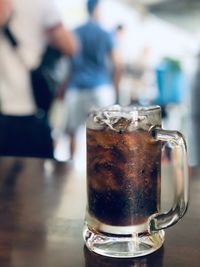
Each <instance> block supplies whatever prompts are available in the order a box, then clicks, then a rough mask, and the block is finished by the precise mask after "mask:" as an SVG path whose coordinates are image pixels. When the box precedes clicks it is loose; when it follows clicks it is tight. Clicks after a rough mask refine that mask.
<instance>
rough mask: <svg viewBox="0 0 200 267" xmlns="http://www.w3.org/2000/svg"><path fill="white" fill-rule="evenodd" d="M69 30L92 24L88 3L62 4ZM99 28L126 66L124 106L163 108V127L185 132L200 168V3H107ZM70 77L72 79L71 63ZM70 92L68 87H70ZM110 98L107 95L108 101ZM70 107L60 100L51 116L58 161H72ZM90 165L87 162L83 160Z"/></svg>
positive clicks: (81, 153) (80, 149) (78, 156)
mask: <svg viewBox="0 0 200 267" xmlns="http://www.w3.org/2000/svg"><path fill="white" fill-rule="evenodd" d="M56 5H57V6H58V8H59V10H60V12H61V14H62V18H63V21H64V24H65V25H66V27H68V28H69V29H70V30H71V31H74V29H75V28H77V27H79V25H82V24H83V23H84V22H85V21H87V18H88V14H87V10H86V1H85V0H74V1H67V0H56ZM99 8H100V12H99V23H100V25H101V26H102V27H103V29H105V30H106V31H107V32H108V33H110V35H113V36H114V37H113V38H114V39H115V40H114V42H115V49H116V50H117V54H118V61H119V62H120V68H121V75H120V79H119V84H118V90H119V96H118V101H117V102H118V103H119V104H120V105H123V106H127V105H131V104H140V105H152V104H157V105H160V106H161V107H162V119H163V127H164V128H166V129H173V130H179V131H181V132H182V133H183V134H184V135H185V137H186V140H187V143H188V149H189V163H190V165H191V166H194V165H198V164H199V162H200V151H199V150H200V149H198V147H200V144H199V141H198V139H199V140H200V138H199V134H198V133H199V129H200V126H199V128H198V125H200V111H199V110H198V106H199V104H198V96H200V94H199V95H198V91H199V90H200V85H199V84H200V83H198V80H199V81H200V77H199V71H198V66H199V65H198V64H199V62H198V59H199V57H198V55H199V47H200V28H199V25H200V2H199V1H198V0H181V1H179V0H102V1H100V6H99ZM67 61H68V63H69V64H68V73H67V74H66V77H67V76H69V75H70V58H68V59H67ZM65 90H66V91H67V85H66V87H65ZM105 98H106V95H105ZM66 113H67V110H66V102H65V100H64V98H63V97H58V98H56V99H55V101H54V103H53V105H52V107H51V110H50V112H49V119H50V125H51V127H52V135H53V138H54V140H55V144H56V145H55V151H54V156H55V158H56V159H57V160H61V161H65V160H68V159H69V158H70V148H69V146H70V144H69V138H68V136H67V135H66V131H65V130H66V124H67V120H73V118H70V117H68V116H67V115H66ZM75 138H76V140H77V143H78V144H77V149H76V151H75V155H74V162H75V166H76V167H77V168H84V166H85V161H84V160H85V125H84V124H83V125H80V127H79V130H78V132H77V133H76V137H75ZM83 159H84V160H83Z"/></svg>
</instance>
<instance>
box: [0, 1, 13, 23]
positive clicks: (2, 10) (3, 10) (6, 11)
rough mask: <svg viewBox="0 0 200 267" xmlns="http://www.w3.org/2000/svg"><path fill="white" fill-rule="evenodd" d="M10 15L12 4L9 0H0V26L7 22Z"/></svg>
mask: <svg viewBox="0 0 200 267" xmlns="http://www.w3.org/2000/svg"><path fill="white" fill-rule="evenodd" d="M11 15H12V4H11V1H9V0H0V27H3V26H5V25H6V24H7V22H8V21H9V19H10V17H11Z"/></svg>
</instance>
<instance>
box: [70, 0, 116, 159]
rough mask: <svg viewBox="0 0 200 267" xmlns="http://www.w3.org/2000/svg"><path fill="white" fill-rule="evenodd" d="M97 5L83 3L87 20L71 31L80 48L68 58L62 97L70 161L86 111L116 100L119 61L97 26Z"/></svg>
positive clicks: (91, 0) (108, 37)
mask: <svg viewBox="0 0 200 267" xmlns="http://www.w3.org/2000/svg"><path fill="white" fill-rule="evenodd" d="M99 2H100V1H98V0H88V1H87V10H88V13H89V20H88V21H87V22H86V23H85V24H83V25H81V26H80V27H78V28H77V29H76V30H75V32H76V34H77V38H78V39H79V41H80V48H79V51H78V53H77V54H76V55H75V56H74V57H73V58H72V62H71V63H72V67H71V79H70V83H69V89H68V90H67V91H66V94H65V103H66V107H67V118H68V119H67V126H66V132H67V134H68V135H69V137H70V157H71V158H73V157H74V153H75V143H76V141H75V135H76V132H77V130H78V128H79V126H81V125H82V124H84V122H85V119H86V116H87V114H88V112H89V110H90V109H91V108H92V107H103V106H108V105H112V104H114V103H115V102H116V101H117V98H118V83H119V77H120V65H119V59H118V56H117V53H116V50H115V47H114V42H113V38H112V35H111V34H110V33H108V32H106V31H105V30H104V29H102V27H101V26H100V24H99ZM111 65H112V66H111Z"/></svg>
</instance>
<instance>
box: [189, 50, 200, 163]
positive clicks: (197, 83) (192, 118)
mask: <svg viewBox="0 0 200 267" xmlns="http://www.w3.org/2000/svg"><path fill="white" fill-rule="evenodd" d="M199 99H200V53H199V54H198V56H197V68H196V71H195V74H194V75H193V81H192V82H191V91H190V96H189V103H188V105H189V115H188V155H189V165H191V166H200V105H199Z"/></svg>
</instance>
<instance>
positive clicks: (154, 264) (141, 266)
mask: <svg viewBox="0 0 200 267" xmlns="http://www.w3.org/2000/svg"><path fill="white" fill-rule="evenodd" d="M163 255H164V248H163V247H162V248H161V249H159V250H158V251H157V252H155V253H153V254H150V255H148V256H147V257H141V258H130V259H119V258H109V257H104V256H101V255H98V254H96V253H93V252H91V251H89V250H88V249H87V248H86V247H84V256H85V267H122V266H123V267H162V266H163Z"/></svg>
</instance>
